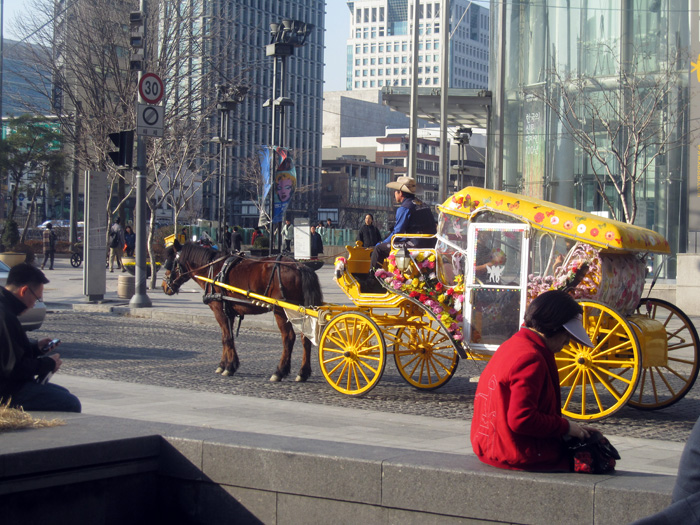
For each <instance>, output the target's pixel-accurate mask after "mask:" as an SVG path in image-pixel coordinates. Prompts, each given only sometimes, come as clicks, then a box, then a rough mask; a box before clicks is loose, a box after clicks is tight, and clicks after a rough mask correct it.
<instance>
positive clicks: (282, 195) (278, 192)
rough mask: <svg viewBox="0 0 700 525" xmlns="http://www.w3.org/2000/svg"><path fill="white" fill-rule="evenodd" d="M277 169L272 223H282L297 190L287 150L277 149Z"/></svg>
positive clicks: (291, 162) (293, 169) (292, 163)
mask: <svg viewBox="0 0 700 525" xmlns="http://www.w3.org/2000/svg"><path fill="white" fill-rule="evenodd" d="M276 160H277V169H276V170H275V194H274V199H275V200H274V202H275V205H274V214H273V216H272V222H282V217H283V216H284V212H285V211H286V210H287V206H289V202H290V201H291V200H292V196H293V195H294V191H295V190H296V188H297V171H296V169H295V168H294V161H293V160H292V156H291V154H290V153H289V150H288V149H285V148H277V158H276Z"/></svg>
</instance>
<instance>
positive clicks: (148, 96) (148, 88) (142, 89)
mask: <svg viewBox="0 0 700 525" xmlns="http://www.w3.org/2000/svg"><path fill="white" fill-rule="evenodd" d="M163 91H165V89H164V88H163V81H162V80H161V79H160V77H159V76H158V75H156V74H155V73H146V74H145V75H143V76H142V77H141V80H139V96H140V97H141V98H142V99H143V101H144V102H146V103H147V104H158V102H160V101H161V99H162V98H163Z"/></svg>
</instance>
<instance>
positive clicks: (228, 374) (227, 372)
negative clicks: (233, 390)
mask: <svg viewBox="0 0 700 525" xmlns="http://www.w3.org/2000/svg"><path fill="white" fill-rule="evenodd" d="M221 375H222V376H230V375H231V372H229V371H228V370H224V371H223V372H221Z"/></svg>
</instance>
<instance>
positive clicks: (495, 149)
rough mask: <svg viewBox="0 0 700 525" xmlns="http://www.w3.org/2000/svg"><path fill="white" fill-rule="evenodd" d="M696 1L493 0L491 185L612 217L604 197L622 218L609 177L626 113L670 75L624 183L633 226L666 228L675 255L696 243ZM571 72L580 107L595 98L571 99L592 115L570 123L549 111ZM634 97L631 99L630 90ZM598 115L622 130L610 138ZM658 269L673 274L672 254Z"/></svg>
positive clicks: (699, 203) (615, 168) (699, 240)
mask: <svg viewBox="0 0 700 525" xmlns="http://www.w3.org/2000/svg"><path fill="white" fill-rule="evenodd" d="M697 8H698V2H697V0H692V1H691V2H671V1H669V0H641V1H636V2H631V1H622V2H608V1H607V0H572V1H570V2H566V3H562V2H560V1H557V0H543V1H541V2H529V3H523V2H515V1H510V0H509V1H505V2H496V1H492V2H491V22H492V29H491V32H492V35H493V36H494V39H493V46H492V50H493V51H492V55H491V68H490V72H491V83H490V88H491V90H492V93H493V111H492V120H491V123H490V124H491V125H490V129H491V134H490V143H489V155H490V156H489V161H488V162H489V168H488V170H487V173H488V177H489V179H490V180H489V181H488V184H489V186H492V187H496V188H498V187H501V188H503V189H505V190H508V191H515V192H522V193H524V194H528V195H532V196H537V197H543V198H545V199H547V200H551V201H554V202H557V203H560V204H564V205H569V206H573V207H576V208H578V209H581V210H584V211H594V212H595V211H598V212H604V213H608V214H612V212H611V210H610V209H609V206H608V204H607V203H606V199H607V200H608V201H609V202H610V203H611V204H612V207H613V211H614V213H615V214H616V216H617V217H618V218H620V219H621V220H625V210H624V209H623V206H622V204H623V203H622V199H621V198H620V196H619V193H618V190H616V189H615V187H614V184H613V182H612V181H613V179H618V180H619V178H620V162H619V161H618V160H616V159H615V158H613V155H615V152H616V151H624V144H625V143H624V142H623V141H625V137H626V136H628V132H629V130H630V129H631V128H630V127H629V126H627V124H628V123H629V118H628V117H629V116H630V115H632V114H633V111H632V110H634V112H636V113H638V112H639V111H640V110H642V109H645V108H644V106H645V105H649V104H651V103H652V102H650V101H652V100H653V99H652V95H653V94H654V90H658V89H664V88H663V86H662V85H661V84H660V83H659V81H660V80H661V81H663V80H664V78H668V79H669V80H670V81H671V83H670V84H669V85H670V86H672V88H671V89H669V90H668V91H667V93H666V94H665V95H664V96H663V97H662V98H661V99H660V100H659V102H658V106H657V107H656V108H654V109H655V110H656V111H655V112H653V113H648V115H649V119H650V121H649V122H650V125H649V127H647V128H646V131H644V133H643V134H642V133H640V134H639V137H641V138H642V141H644V142H645V147H644V148H643V149H642V150H641V152H640V153H641V157H640V158H641V159H642V161H641V162H640V163H638V164H637V168H639V169H638V171H636V172H635V176H636V183H635V184H634V185H633V186H632V185H630V184H628V185H627V187H626V189H625V190H624V191H625V194H626V195H627V196H628V197H629V196H630V192H634V197H635V199H636V216H635V218H634V223H635V224H637V225H639V226H642V227H645V228H650V229H653V230H655V231H658V232H659V233H662V234H663V235H664V236H665V237H666V238H667V239H668V241H669V243H670V245H671V250H672V251H673V252H674V253H676V252H685V251H686V250H688V251H694V252H697V251H700V194H699V192H698V186H697V180H696V179H697V177H696V172H697V166H696V164H697V147H698V140H699V139H698V137H697V132H695V131H694V129H695V128H696V126H695V124H693V123H694V122H697V118H698V116H700V102H698V101H697V99H698V97H697V96H695V97H692V96H691V94H692V93H693V92H694V91H695V90H697V87H698V81H699V80H700V78H697V76H696V74H695V71H697V66H696V65H695V64H693V63H694V62H695V61H696V58H693V57H698V56H699V54H700V44H698V42H700V32H699V31H698V11H697ZM693 68H695V69H693ZM689 73H690V74H689ZM566 79H572V80H574V81H573V82H570V81H567V80H566ZM575 79H579V80H580V79H586V82H587V83H586V84H585V85H583V89H582V90H580V91H578V92H577V94H578V95H579V98H578V100H579V103H580V101H582V100H583V98H584V97H583V96H584V95H586V96H588V95H589V94H591V95H592V96H593V97H597V99H595V100H597V101H598V105H597V106H592V107H591V106H588V107H587V108H586V109H583V106H582V105H580V104H579V105H576V106H575V107H574V108H573V109H574V110H575V111H586V112H587V113H586V120H585V124H583V125H580V126H578V127H577V128H576V129H575V130H573V129H572V128H570V127H567V126H566V125H564V124H562V120H561V119H560V118H559V117H557V114H556V111H555V107H556V104H558V103H563V101H564V100H565V95H569V94H572V90H574V89H576V86H577V85H579V84H578V83H577V81H576V80H575ZM623 83H624V84H623ZM623 85H624V86H625V88H623V87H622V86H623ZM634 85H636V86H638V88H634V87H632V86H634ZM654 86H656V87H654ZM660 86H661V87H660ZM639 94H641V95H642V97H641V98H638V99H636V100H637V102H636V103H634V104H631V103H630V100H631V99H630V97H631V96H633V95H639ZM569 99H571V97H569ZM653 103H654V104H656V102H653ZM625 121H627V122H625ZM605 122H608V123H609V124H611V125H612V126H616V125H617V124H618V123H623V125H624V126H627V127H626V128H619V129H620V132H619V133H618V134H616V135H615V136H614V138H613V139H612V140H611V136H610V135H609V134H608V133H607V131H606V128H605V126H604V123H605ZM637 129H639V128H637ZM579 130H583V131H584V132H586V133H587V135H588V136H589V137H590V138H592V139H594V141H595V143H596V144H598V146H599V148H600V150H599V151H600V154H601V157H600V158H598V159H593V160H592V158H591V156H590V155H588V154H587V153H586V151H585V149H584V147H583V146H582V145H581V144H580V142H579V141H577V140H576V139H575V136H574V134H575V133H574V131H575V132H576V133H578V131H579ZM629 135H630V136H631V135H632V134H631V133H629ZM630 144H632V143H630ZM605 163H607V165H608V166H610V167H611V170H612V171H611V172H610V176H608V175H607V174H606V171H605V167H604V164H605ZM597 178H598V179H599V180H602V181H603V189H604V192H603V193H604V195H605V196H606V198H604V197H603V195H602V194H601V191H599V190H600V188H601V186H600V185H599V183H598V181H597ZM627 202H628V203H629V202H631V201H630V199H629V198H627ZM659 263H660V258H659V257H656V258H655V261H653V262H652V264H653V266H654V268H656V267H657V266H658V264H659ZM664 270H668V273H667V274H666V273H665V271H664V275H668V276H669V277H675V261H669V264H667V268H665V269H664Z"/></svg>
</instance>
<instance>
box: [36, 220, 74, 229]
mask: <svg viewBox="0 0 700 525" xmlns="http://www.w3.org/2000/svg"><path fill="white" fill-rule="evenodd" d="M48 223H51V226H53V227H54V228H70V221H66V220H64V219H50V220H48V221H44V222H42V223H41V224H39V225H38V226H37V228H39V229H40V230H45V229H46V225H47V224H48Z"/></svg>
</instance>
